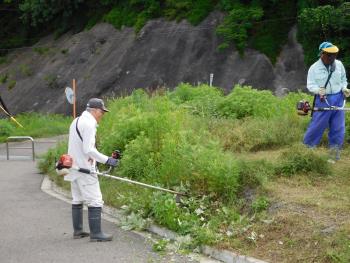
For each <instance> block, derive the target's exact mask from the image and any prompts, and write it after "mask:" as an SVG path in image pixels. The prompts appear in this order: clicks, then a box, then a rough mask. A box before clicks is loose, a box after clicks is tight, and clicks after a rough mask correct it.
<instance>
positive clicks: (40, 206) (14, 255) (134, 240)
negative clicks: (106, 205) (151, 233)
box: [0, 139, 198, 263]
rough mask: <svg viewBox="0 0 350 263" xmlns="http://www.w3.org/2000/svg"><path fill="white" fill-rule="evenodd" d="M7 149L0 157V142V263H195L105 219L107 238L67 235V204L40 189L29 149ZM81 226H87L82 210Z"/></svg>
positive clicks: (44, 143) (43, 146) (43, 144)
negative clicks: (161, 250) (109, 237)
mask: <svg viewBox="0 0 350 263" xmlns="http://www.w3.org/2000/svg"><path fill="white" fill-rule="evenodd" d="M54 144H55V140H52V139H51V140H49V141H48V140H38V142H36V143H35V151H36V153H37V154H41V153H44V152H45V151H46V150H47V149H48V148H49V147H51V146H53V145H54ZM14 145H17V144H14ZM20 145H23V143H22V144H20ZM26 145H28V143H26ZM10 147H13V145H12V144H11V146H10ZM16 151H17V152H16ZM10 153H11V154H10V160H6V147H5V145H4V144H1V145H0V200H1V201H0V262H1V263H10V262H60V263H66V262H67V263H68V262H69V263H74V262H79V263H81V262H96V263H97V262H107V263H108V262H114V263H115V262H123V263H124V262H135V263H138V262H147V263H151V262H198V261H196V260H195V259H193V258H191V257H189V256H184V255H179V254H176V253H174V252H169V251H168V252H166V253H165V254H161V253H160V254H159V253H155V252H153V251H152V244H151V242H150V241H149V240H148V239H147V238H144V237H142V236H141V235H139V234H137V233H134V232H130V231H124V230H122V229H120V228H118V227H117V226H116V225H115V224H113V223H111V222H107V221H105V220H103V222H102V226H103V230H104V231H105V232H106V233H111V234H113V237H114V239H113V241H112V242H97V243H96V242H89V239H88V238H83V239H73V238H72V223H71V206H70V205H69V204H67V203H65V202H63V201H61V200H59V199H56V198H54V197H52V196H50V195H48V194H46V193H44V192H43V191H41V189H40V187H41V183H42V180H43V178H44V175H42V174H39V171H38V169H37V168H36V165H37V162H33V161H31V156H30V155H31V151H30V150H21V149H14V150H10ZM84 228H85V230H88V224H87V213H86V211H84Z"/></svg>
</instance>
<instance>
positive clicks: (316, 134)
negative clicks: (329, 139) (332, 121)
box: [304, 112, 331, 147]
mask: <svg viewBox="0 0 350 263" xmlns="http://www.w3.org/2000/svg"><path fill="white" fill-rule="evenodd" d="M330 114H331V112H314V115H313V117H312V120H311V122H310V124H309V126H308V128H307V130H306V132H305V135H304V144H306V145H307V146H309V147H315V146H317V145H318V144H319V143H320V141H321V139H322V135H323V132H324V131H325V129H326V128H327V127H328V125H329V118H330Z"/></svg>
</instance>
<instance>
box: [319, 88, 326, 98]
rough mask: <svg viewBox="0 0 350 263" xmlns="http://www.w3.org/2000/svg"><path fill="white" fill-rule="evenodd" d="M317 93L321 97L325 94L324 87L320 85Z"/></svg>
mask: <svg viewBox="0 0 350 263" xmlns="http://www.w3.org/2000/svg"><path fill="white" fill-rule="evenodd" d="M318 94H319V95H320V96H321V97H322V96H324V95H326V89H325V88H323V87H321V88H320V89H319V90H318Z"/></svg>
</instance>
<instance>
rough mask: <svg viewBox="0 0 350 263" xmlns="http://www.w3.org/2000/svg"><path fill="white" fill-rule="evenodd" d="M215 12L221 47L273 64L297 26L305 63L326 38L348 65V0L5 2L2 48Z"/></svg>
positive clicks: (0, 6)
mask: <svg viewBox="0 0 350 263" xmlns="http://www.w3.org/2000/svg"><path fill="white" fill-rule="evenodd" d="M214 10H219V11H221V12H223V13H224V14H225V17H224V19H223V21H222V23H221V24H220V25H219V26H218V27H217V34H218V36H219V37H220V39H221V43H220V46H219V47H220V48H221V49H222V48H227V47H229V46H230V45H231V44H233V45H234V46H235V47H236V48H237V49H238V50H239V52H240V53H241V54H242V55H243V54H244V50H245V49H246V48H247V47H251V48H255V49H257V50H260V51H261V52H262V53H264V54H266V55H267V56H268V57H269V58H270V59H271V61H272V62H275V60H276V57H277V56H278V55H279V52H280V50H281V49H282V47H283V45H284V44H285V43H286V40H287V36H288V32H289V31H290V29H291V27H292V26H293V25H294V24H296V23H297V24H298V32H299V34H298V37H299V40H300V42H301V43H302V45H303V48H304V51H305V61H306V63H307V64H311V63H312V62H313V61H314V60H315V58H316V54H317V46H318V45H319V43H321V42H322V41H325V40H327V41H331V42H333V43H335V44H337V45H339V47H340V49H341V52H340V55H341V59H342V60H343V61H344V63H345V66H350V51H348V50H350V49H349V47H350V41H349V35H350V34H349V33H350V32H349V29H348V28H349V25H350V12H349V11H350V2H349V1H344V0H298V1H292V0H285V1H276V0H163V1H160V0H129V1H127V0H101V1H94V0H16V1H15V0H3V1H1V2H0V25H1V30H0V49H7V48H15V47H20V46H24V45H31V44H33V43H35V41H37V40H38V39H40V37H42V36H44V35H46V34H49V33H52V32H55V33H56V34H57V35H60V34H62V33H64V32H66V31H67V30H72V29H73V31H74V32H78V31H80V30H83V29H84V28H91V27H92V26H94V25H95V24H96V23H97V22H100V21H105V22H108V23H111V24H113V25H114V26H115V27H116V28H121V27H123V26H130V27H134V28H135V31H136V32H138V31H139V30H141V29H142V27H143V26H144V25H145V24H146V23H147V21H148V20H150V19H154V18H158V17H165V18H166V19H168V20H176V21H180V20H182V19H187V20H188V21H189V22H190V23H192V24H193V25H197V24H199V23H200V22H201V21H202V20H203V19H204V18H205V17H206V16H208V14H209V13H210V12H212V11H214ZM2 53H4V51H3V50H0V55H1V54H2Z"/></svg>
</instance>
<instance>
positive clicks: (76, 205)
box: [71, 181, 90, 239]
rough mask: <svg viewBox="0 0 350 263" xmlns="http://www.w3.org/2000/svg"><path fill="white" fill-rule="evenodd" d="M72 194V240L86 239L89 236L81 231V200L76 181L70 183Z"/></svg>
mask: <svg viewBox="0 0 350 263" xmlns="http://www.w3.org/2000/svg"><path fill="white" fill-rule="evenodd" d="M71 192H72V197H73V201H72V221H73V229H74V232H73V238H74V239H78V238H83V237H88V236H89V235H90V234H89V233H88V232H84V231H83V201H82V200H83V199H82V196H81V193H80V190H79V185H78V184H77V183H76V181H73V182H71Z"/></svg>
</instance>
